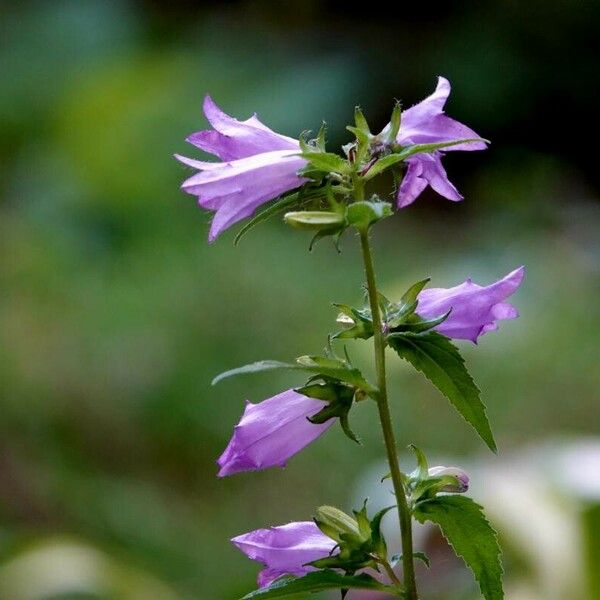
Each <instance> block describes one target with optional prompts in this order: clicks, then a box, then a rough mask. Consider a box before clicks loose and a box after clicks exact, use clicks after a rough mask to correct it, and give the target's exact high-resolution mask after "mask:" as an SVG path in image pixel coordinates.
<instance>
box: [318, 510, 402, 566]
mask: <svg viewBox="0 0 600 600" xmlns="http://www.w3.org/2000/svg"><path fill="white" fill-rule="evenodd" d="M366 505H367V503H366V501H365V503H364V504H363V507H362V508H361V509H360V510H359V511H352V512H353V515H354V516H353V517H351V516H350V515H348V514H346V513H345V512H343V511H342V510H340V509H339V508H336V507H333V506H321V507H319V508H318V509H317V510H316V514H315V517H314V522H315V523H316V525H317V527H318V528H319V529H320V530H321V531H322V532H323V533H324V534H325V535H327V536H328V537H330V538H331V539H332V540H334V541H335V542H336V543H337V546H336V550H337V551H338V552H337V554H335V555H334V556H328V557H326V558H322V559H319V560H316V561H313V562H311V563H310V565H311V566H313V567H316V568H319V569H325V568H333V569H343V570H344V571H346V573H348V574H353V573H355V572H356V571H357V570H359V569H364V568H373V569H376V570H377V571H379V566H380V565H381V564H387V560H388V558H387V545H386V542H385V539H384V537H383V535H382V533H381V520H382V519H383V517H384V516H385V514H386V513H387V512H388V511H390V510H391V509H392V508H395V507H394V506H389V507H387V508H384V509H383V510H380V511H379V512H377V513H376V514H375V515H374V516H373V518H371V519H369V517H368V515H367V506H366Z"/></svg>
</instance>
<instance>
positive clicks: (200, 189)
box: [175, 96, 307, 242]
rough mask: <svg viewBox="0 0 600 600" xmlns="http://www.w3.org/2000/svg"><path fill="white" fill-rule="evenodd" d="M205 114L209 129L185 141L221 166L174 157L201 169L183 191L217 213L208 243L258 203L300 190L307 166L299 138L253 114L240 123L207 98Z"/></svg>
mask: <svg viewBox="0 0 600 600" xmlns="http://www.w3.org/2000/svg"><path fill="white" fill-rule="evenodd" d="M204 114H205V115H206V118H207V119H208V121H209V123H210V124H211V125H212V127H213V129H209V130H205V131H198V132H196V133H193V134H192V135H190V136H189V137H188V138H187V141H188V142H190V143H191V144H193V145H194V146H197V147H198V148H200V149H201V150H204V151H205V152H209V153H211V154H214V155H216V156H218V157H219V158H220V159H221V161H222V162H205V161H200V160H194V159H190V158H186V157H185V156H180V155H177V154H176V155H175V157H176V158H177V159H178V160H179V161H181V162H182V163H184V164H186V165H188V166H190V167H193V168H195V169H198V170H199V173H196V174H195V175H193V176H192V177H190V178H189V179H187V180H186V181H184V183H183V185H182V186H181V188H182V189H183V190H184V191H185V192H187V193H188V194H192V195H194V196H197V197H198V204H199V205H200V206H202V207H203V208H206V209H208V210H212V211H215V216H214V218H213V221H212V225H211V228H210V232H209V235H208V240H209V241H210V242H212V241H214V240H215V239H216V238H217V236H218V235H219V234H220V233H222V232H223V231H224V230H225V229H227V228H228V227H230V226H231V225H233V224H234V223H237V222H238V221H241V220H242V219H245V218H246V217H249V216H250V215H251V214H252V213H253V212H254V211H255V210H256V209H257V208H258V207H259V206H260V205H261V204H264V203H265V202H268V201H269V200H272V199H273V198H276V197H277V196H280V195H281V194H283V193H284V192H287V191H289V190H292V189H294V188H297V187H299V186H301V185H302V184H303V183H304V182H305V181H306V179H304V178H302V177H299V176H298V174H297V173H298V171H299V170H300V169H302V168H303V167H304V166H305V165H306V164H307V162H306V160H304V159H303V158H302V157H301V156H299V154H300V143H299V142H298V140H295V139H293V138H290V137H287V136H285V135H281V134H279V133H276V132H275V131H273V130H271V129H269V128H268V127H267V126H266V125H264V124H263V123H261V122H260V121H259V120H258V118H257V117H256V115H254V116H252V117H250V118H249V119H247V120H245V121H238V120H237V119H234V118H233V117H230V116H229V115H227V114H225V113H224V112H223V111H222V110H221V109H220V108H219V107H218V106H217V105H216V104H215V103H214V102H213V101H212V99H211V98H210V96H206V98H205V100H204Z"/></svg>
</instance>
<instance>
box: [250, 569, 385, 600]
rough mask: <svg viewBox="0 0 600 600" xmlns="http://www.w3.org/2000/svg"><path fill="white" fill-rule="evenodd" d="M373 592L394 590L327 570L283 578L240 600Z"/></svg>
mask: <svg viewBox="0 0 600 600" xmlns="http://www.w3.org/2000/svg"><path fill="white" fill-rule="evenodd" d="M335 589H345V590H349V589H351V590H355V589H358V590H375V591H380V592H387V593H391V594H395V593H396V590H395V588H393V587H391V586H388V585H384V584H382V583H379V581H377V580H376V579H373V577H371V576H369V575H366V574H364V573H363V574H362V575H356V576H348V575H340V574H339V573H336V572H335V571H331V570H329V569H326V570H323V571H317V572H315V573H309V574H308V575H305V576H304V577H285V578H282V579H278V580H277V581H274V582H273V583H272V584H271V585H270V586H269V587H266V588H262V589H260V590H256V591H254V592H250V593H249V594H246V595H245V596H244V597H243V598H242V599H241V600H254V599H255V598H256V599H259V600H267V599H270V598H285V597H286V596H291V595H293V594H300V593H302V592H320V591H323V590H335Z"/></svg>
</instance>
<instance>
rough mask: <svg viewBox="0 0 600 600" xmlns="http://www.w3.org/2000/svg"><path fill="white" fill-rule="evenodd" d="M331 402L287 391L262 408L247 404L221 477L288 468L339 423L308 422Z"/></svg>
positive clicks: (223, 458)
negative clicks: (297, 455)
mask: <svg viewBox="0 0 600 600" xmlns="http://www.w3.org/2000/svg"><path fill="white" fill-rule="evenodd" d="M326 405H327V402H324V401H322V400H315V399H314V398H309V397H308V396H303V395H302V394H299V393H298V392H295V391H294V390H286V391H285V392H282V393H281V394H277V396H273V397H272V398H268V399H267V400H263V401H262V402H259V403H258V404H252V403H250V402H247V403H246V409H245V410H244V414H243V415H242V418H241V420H240V422H239V423H238V424H237V425H236V426H235V428H234V430H233V437H232V438H231V440H230V442H229V444H228V445H227V448H225V451H224V452H223V454H222V455H221V456H220V457H219V460H218V461H217V463H218V465H219V467H220V470H219V473H218V475H219V477H225V476H226V475H232V474H233V473H239V472H242V471H258V470H261V469H268V468H269V467H284V466H285V464H286V462H287V461H288V459H289V458H291V457H292V456H294V454H297V453H298V452H300V450H302V448H304V447H305V446H308V444H310V443H311V442H313V441H314V440H316V439H317V438H318V437H319V436H320V435H321V434H323V433H325V431H327V429H329V428H330V427H331V426H332V425H333V423H334V422H335V419H330V420H329V421H327V422H325V423H323V424H320V425H315V424H313V423H311V422H310V421H309V420H308V417H312V416H314V415H315V414H317V413H318V412H319V411H320V410H321V409H322V408H324V407H325V406H326Z"/></svg>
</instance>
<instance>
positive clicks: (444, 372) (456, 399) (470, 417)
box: [388, 331, 496, 452]
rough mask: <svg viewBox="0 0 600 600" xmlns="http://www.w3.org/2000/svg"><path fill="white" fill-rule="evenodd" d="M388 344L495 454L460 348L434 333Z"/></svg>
mask: <svg viewBox="0 0 600 600" xmlns="http://www.w3.org/2000/svg"><path fill="white" fill-rule="evenodd" d="M388 343H389V345H390V346H391V347H392V348H393V349H394V350H395V351H396V352H397V353H398V355H399V356H400V358H403V359H405V360H407V361H408V362H410V363H411V364H412V365H413V367H415V369H417V371H421V372H422V373H423V375H425V377H427V379H429V381H431V383H433V385H435V386H436V387H437V388H438V390H439V391H440V392H442V394H444V396H446V398H448V400H450V402H451V403H452V405H453V406H454V408H456V410H457V411H458V412H459V413H460V414H461V415H462V416H463V417H464V419H465V420H466V421H467V422H468V423H470V424H471V425H472V426H473V428H474V429H475V431H477V433H478V434H479V435H480V436H481V438H482V439H483V441H484V442H485V443H486V444H487V445H488V447H489V448H490V450H492V451H493V452H496V443H495V442H494V436H493V434H492V430H491V429H490V424H489V421H488V418H487V414H486V411H485V405H484V404H483V402H482V401H481V399H480V397H479V393H480V392H479V389H478V388H477V386H476V385H475V383H474V381H473V379H472V378H471V376H470V375H469V372H468V371H467V369H466V367H465V363H464V360H463V358H462V356H461V355H460V353H459V351H458V348H457V347H456V346H455V345H454V344H452V342H450V340H449V339H448V338H447V337H445V336H443V335H440V334H439V333H437V332H435V331H428V332H427V333H423V334H412V333H408V332H407V333H403V334H398V335H394V336H393V337H391V336H389V337H388Z"/></svg>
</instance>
